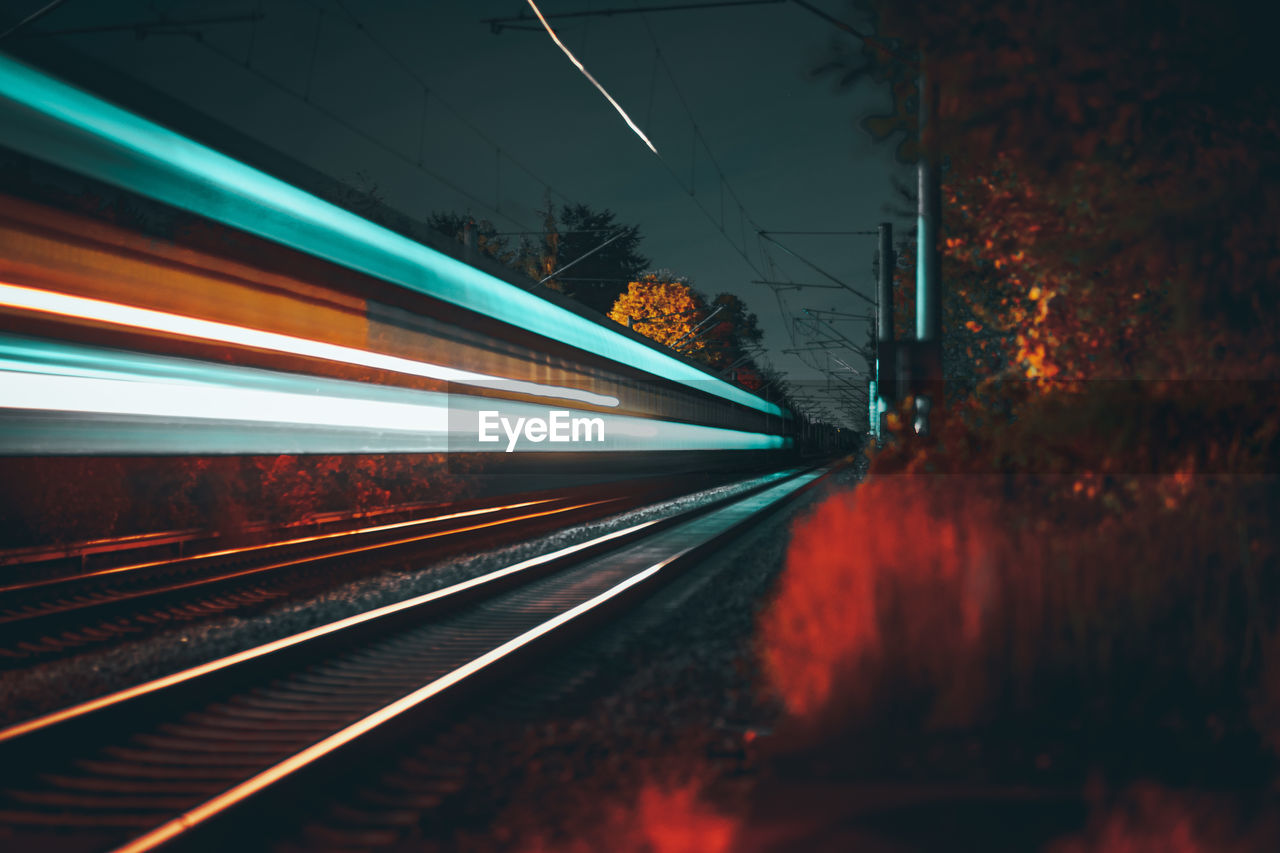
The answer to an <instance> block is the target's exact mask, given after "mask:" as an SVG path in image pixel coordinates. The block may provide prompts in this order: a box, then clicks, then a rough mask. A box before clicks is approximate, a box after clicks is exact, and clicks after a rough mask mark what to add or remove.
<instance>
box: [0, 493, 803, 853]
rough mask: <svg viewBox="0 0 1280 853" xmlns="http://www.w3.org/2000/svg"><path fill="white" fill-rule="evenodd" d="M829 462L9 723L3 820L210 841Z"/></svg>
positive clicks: (707, 542) (570, 626) (630, 590)
mask: <svg viewBox="0 0 1280 853" xmlns="http://www.w3.org/2000/svg"><path fill="white" fill-rule="evenodd" d="M819 476H820V472H808V473H800V474H794V473H793V474H792V475H790V476H787V477H785V478H783V477H774V478H764V479H765V481H764V482H762V484H761V485H760V487H759V488H758V489H756V490H755V491H753V492H750V493H748V494H747V495H746V496H738V497H736V498H733V499H730V500H729V501H724V502H720V503H719V504H716V505H714V506H713V507H711V508H707V507H702V508H700V509H698V510H695V511H692V512H688V513H685V514H682V515H679V516H676V517H673V518H669V519H665V520H660V521H649V522H645V523H643V524H639V525H635V526H633V527H631V528H627V529H625V530H621V531H616V532H614V533H611V534H608V535H606V536H603V537H599V538H598V539H595V540H591V541H589V542H585V543H581V544H579V545H575V546H572V547H570V548H566V549H562V550H561V551H557V552H554V553H551V554H546V555H544V556H541V557H536V558H533V559H530V560H525V561H523V562H521V563H518V564H515V565H513V566H508V567H506V568H504V569H501V570H498V571H495V572H491V573H489V574H488V575H485V576H482V577H480V578H476V579H474V580H471V581H467V582H465V583H461V584H457V585H455V586H452V587H448V588H446V589H442V590H439V591H437V592H434V593H430V594H428V595H424V596H419V597H418V598H416V599H411V600H409V601H405V602H401V603H399V604H396V605H391V606H389V607H384V608H380V609H378V610H375V611H371V612H369V613H366V614H362V615H360V616H356V617H351V618H349V619H345V620H341V621H340V622H337V623H332V624H330V625H326V626H322V627H320V628H316V629H312V630H311V631H308V632H305V633H304V634H300V635H296V636H294V637H290V638H286V639H284V640H279V641H276V642H274V643H270V644H267V645H266V646H262V647H258V648H256V649H251V650H248V651H246V652H242V653H240V654H237V655H233V656H231V657H229V658H224V659H221V660H219V661H214V662H212V663H210V664H206V665H204V666H201V667H196V668H195V669H192V670H187V671H184V672H182V673H177V674H175V675H172V676H168V677H166V678H163V679H159V680H157V681H155V682H150V683H148V684H145V685H141V686H139V687H136V688H132V689H130V690H126V691H122V692H121V693H119V694H113V695H111V696H107V697H102V698H101V699H98V700H94V701H92V702H89V703H85V704H83V705H80V706H74V707H72V708H69V709H66V710H64V711H61V712H57V713H55V714H50V715H46V716H45V717H41V718H37V719H36V720H32V721H29V722H27V723H24V724H21V725H18V726H14V727H11V728H9V729H5V730H0V766H4V767H8V768H13V769H14V770H11V771H6V774H7V775H9V776H10V777H11V778H10V779H9V780H8V781H7V782H6V784H5V787H6V788H7V789H8V790H7V791H6V794H5V797H4V799H3V801H0V833H3V832H5V831H7V832H9V833H10V834H11V837H12V840H13V841H14V842H16V843H18V844H26V845H28V846H37V845H39V846H42V848H44V849H58V850H67V851H78V850H104V849H116V850H128V851H145V850H151V849H155V848H156V847H158V846H161V845H165V844H168V843H170V842H186V843H194V844H198V845H202V846H203V845H206V844H209V843H211V841H210V839H213V838H216V837H218V835H219V833H221V832H226V831H228V830H229V829H230V828H234V827H235V826H236V825H238V824H239V822H240V821H244V820H252V815H253V813H254V812H255V810H259V809H263V808H272V807H273V806H272V804H273V803H275V804H279V803H281V802H285V800H281V799H280V798H287V797H288V796H289V792H291V791H293V792H296V791H297V790H298V789H299V786H305V785H307V784H311V783H313V782H314V779H316V778H318V777H321V776H323V775H325V774H326V773H332V772H334V770H335V768H340V767H341V765H342V764H343V763H344V762H345V761H347V760H349V759H350V758H351V757H352V756H353V755H354V754H355V753H356V752H358V751H363V750H364V749H365V748H369V747H370V745H371V744H373V745H376V744H378V743H380V742H386V740H387V739H388V738H390V737H392V736H393V735H394V732H395V731H396V729H397V727H398V726H403V725H406V724H407V723H408V721H410V720H412V721H414V723H416V724H419V725H420V724H422V722H423V721H424V720H425V721H429V720H431V719H433V718H437V719H438V717H435V716H434V715H439V714H443V713H445V708H446V705H447V704H448V703H450V702H456V701H459V700H461V699H463V698H465V697H466V696H473V695H475V694H474V691H473V690H471V689H470V688H473V687H475V686H476V685H477V684H481V683H484V682H485V681H486V680H487V679H490V678H493V677H495V675H496V674H500V673H501V672H504V671H506V672H510V671H511V670H510V667H512V666H516V665H519V664H520V662H522V661H525V660H526V659H527V657H528V656H529V655H530V654H531V653H533V652H535V651H537V650H542V649H545V648H546V647H548V646H549V645H551V644H553V643H556V642H559V641H563V639H564V637H565V636H567V635H568V634H569V633H570V632H573V631H577V630H582V629H583V628H584V627H586V626H588V625H590V624H592V623H594V622H595V621H597V620H599V619H603V618H607V614H609V613H612V612H615V611H616V610H617V609H618V608H619V607H622V606H625V604H626V603H627V602H628V601H629V600H631V599H632V598H633V597H634V596H636V595H638V594H641V593H643V592H644V591H646V590H647V589H648V588H649V587H650V586H652V585H655V584H658V583H661V582H664V581H665V580H667V579H668V578H669V577H671V576H672V575H673V573H675V572H676V571H678V570H679V568H681V567H682V566H683V565H685V564H687V563H689V562H690V561H691V559H692V558H693V557H695V556H696V555H698V554H701V553H704V552H705V551H706V550H707V549H709V548H710V547H712V546H713V545H714V544H715V543H716V542H718V541H719V540H720V539H722V538H723V537H725V536H727V535H729V534H730V533H731V532H732V531H733V530H735V529H738V528H740V527H741V526H742V525H744V524H746V523H748V522H749V521H750V520H751V519H752V518H754V517H756V516H757V515H758V514H759V513H761V512H763V511H765V510H767V509H769V508H771V507H773V506H775V505H778V504H780V503H781V502H782V501H784V500H785V499H787V498H789V497H791V496H793V495H794V494H796V493H797V492H798V491H799V490H801V489H802V488H804V487H806V486H808V485H809V484H811V483H812V482H813V481H814V480H816V479H817V478H818V477H819ZM17 768H31V769H30V770H29V771H28V772H26V773H21V772H16V769H17ZM309 780H311V781H309ZM3 827H8V829H7V830H5V829H3ZM3 842H4V836H3V834H0V844H3Z"/></svg>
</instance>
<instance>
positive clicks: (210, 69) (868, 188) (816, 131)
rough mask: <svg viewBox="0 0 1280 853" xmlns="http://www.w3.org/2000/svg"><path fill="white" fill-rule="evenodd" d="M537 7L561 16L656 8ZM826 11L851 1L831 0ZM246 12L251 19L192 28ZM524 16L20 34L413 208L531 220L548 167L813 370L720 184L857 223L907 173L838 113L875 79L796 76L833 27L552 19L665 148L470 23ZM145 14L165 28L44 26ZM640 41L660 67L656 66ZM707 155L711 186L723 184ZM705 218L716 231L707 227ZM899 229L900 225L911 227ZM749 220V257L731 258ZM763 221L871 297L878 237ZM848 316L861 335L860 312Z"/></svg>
mask: <svg viewBox="0 0 1280 853" xmlns="http://www.w3.org/2000/svg"><path fill="white" fill-rule="evenodd" d="M40 5H42V4H40V3H36V2H35V0H0V15H2V16H3V19H4V20H6V21H11V20H14V19H16V18H17V17H20V16H24V15H26V14H28V13H30V12H31V11H33V10H34V9H35V8H38V7H39V6H40ZM541 5H542V8H543V10H544V12H547V13H555V12H568V11H579V10H589V9H592V8H593V7H594V8H595V9H605V8H629V7H634V6H638V5H645V6H652V5H664V3H659V2H650V0H562V2H561V0H546V2H544V3H542V4H541ZM823 6H824V8H826V9H827V10H828V11H830V12H831V13H833V14H837V15H844V14H847V10H846V9H845V8H843V4H841V3H839V2H835V0H828V2H826V3H824V4H823ZM255 9H258V10H260V12H261V13H262V17H261V19H260V20H258V21H256V22H251V21H238V22H230V23H218V24H213V23H198V24H196V23H191V22H192V21H200V20H201V19H208V18H214V17H220V16H240V15H245V14H246V13H250V12H253V11H254V10H255ZM522 10H528V6H527V4H525V3H521V2H516V0H494V1H493V2H460V0H455V2H422V0H412V2H409V0H378V1H377V2H368V1H367V0H342V2H336V0H261V2H255V0H241V2H184V0H155V2H140V1H137V0H113V2H111V3H97V2H92V3H91V2H77V0H69V2H66V3H64V4H63V5H61V6H60V7H58V8H57V9H56V10H54V11H53V12H51V13H50V14H48V15H47V16H45V17H43V18H41V19H40V20H39V21H38V22H36V23H34V24H33V25H31V27H30V28H29V31H28V32H27V34H25V35H24V36H22V37H25V38H32V37H56V38H58V39H60V41H61V42H62V43H63V44H64V45H66V46H68V47H70V48H74V49H76V50H79V51H83V52H85V53H87V54H90V55H92V56H94V57H96V58H98V59H100V60H103V61H106V62H108V63H109V64H111V65H112V66H115V67H117V68H119V69H121V70H123V71H125V72H127V73H128V74H130V75H132V76H135V77H137V78H139V79H141V80H144V81H145V82H147V83H148V84H150V85H152V86H154V87H156V88H158V89H160V90H162V91H164V92H166V93H168V94H170V95H173V96H176V97H178V98H180V99H182V100H184V101H186V102H187V103H189V104H190V105H192V106H193V107H196V108H198V109H200V110H202V111H205V112H207V113H209V114H211V115H213V116H214V117H216V118H218V119H220V120H222V121H224V122H227V123H229V124H231V125H233V126H235V127H237V128H239V129H240V130H241V131H242V132H244V133H247V134H249V135H251V136H254V137H256V138H258V139H260V140H262V141H263V142H265V143H267V144H269V145H272V146H274V147H277V148H280V149H282V150H284V151H286V152H289V153H290V154H292V155H293V156H294V157H296V158H298V159H300V160H302V161H304V162H306V163H308V164H310V165H312V166H314V167H316V168H318V169H320V170H322V171H324V172H326V173H328V174H330V175H333V176H334V177H337V178H339V179H342V180H344V181H347V182H349V183H352V184H354V185H356V186H359V187H362V188H365V189H369V188H372V187H376V188H377V191H378V192H379V194H380V195H381V196H382V197H383V199H384V200H385V201H386V202H387V203H388V204H390V205H391V206H393V207H396V208H398V209H400V210H402V211H404V212H405V213H407V214H409V215H411V216H414V217H417V218H423V217H425V216H426V215H427V214H428V213H430V212H431V211H436V210H458V211H467V212H470V213H471V214H472V215H474V216H476V217H477V218H486V219H489V220H491V221H493V222H494V224H495V225H496V226H497V228H498V230H499V231H503V232H508V231H523V230H533V229H540V228H541V222H540V219H539V216H538V215H537V214H536V213H535V210H536V208H537V207H538V206H539V205H540V204H541V203H542V199H543V194H544V192H545V190H544V182H545V184H548V185H550V187H551V189H552V192H553V198H554V199H555V200H556V201H557V203H563V202H564V201H566V200H571V201H575V202H583V203H586V204H588V205H591V206H593V207H596V208H609V209H611V210H613V211H615V212H616V213H617V215H618V217H619V219H620V221H622V222H624V223H628V224H631V223H634V224H637V225H639V226H640V230H641V234H642V235H643V237H644V242H643V243H642V246H641V249H642V251H643V253H644V254H645V255H647V256H648V257H649V258H650V259H651V261H652V263H653V266H654V267H655V268H659V269H661V268H666V269H670V270H672V271H673V272H676V273H678V274H682V275H686V276H689V277H691V278H692V279H693V282H694V284H695V286H696V287H697V288H698V289H699V290H701V291H703V292H704V293H706V294H707V295H709V296H710V295H713V294H714V293H716V292H719V291H722V290H727V291H732V292H734V293H737V294H739V295H741V296H742V297H743V298H744V299H746V300H747V303H748V305H749V306H750V308H751V309H752V310H754V311H755V312H756V313H757V314H758V315H759V317H760V320H761V324H762V326H763V328H764V329H765V333H766V336H765V344H766V346H767V348H768V350H769V353H770V355H769V357H770V359H771V360H772V362H773V363H774V365H775V366H777V367H779V368H781V369H783V370H784V371H785V372H786V373H787V374H788V375H789V376H790V377H791V378H793V379H797V380H812V379H813V378H814V377H815V375H816V374H815V373H814V371H813V370H812V369H810V368H808V367H806V366H805V365H804V364H803V363H802V362H801V361H800V360H798V359H797V358H796V357H794V356H790V355H785V354H782V353H781V352H780V351H781V350H782V349H783V348H785V347H789V346H791V342H790V340H789V338H788V334H787V323H786V321H784V318H783V315H782V314H781V313H780V310H779V306H778V303H777V301H776V300H775V298H774V295H773V294H772V292H771V291H770V289H769V288H768V287H767V286H764V285H759V284H752V283H751V280H752V279H756V278H759V277H760V276H759V275H758V273H757V270H759V271H762V272H766V273H767V272H768V267H767V262H766V261H765V259H764V258H762V256H761V253H760V248H759V246H760V242H759V240H758V239H757V238H756V237H755V236H754V234H753V231H754V229H753V226H752V225H751V223H750V222H746V223H744V222H743V221H742V220H741V217H740V215H739V207H738V204H737V203H735V202H734V200H733V196H732V195H731V192H732V193H735V194H736V195H737V197H738V199H740V200H741V203H742V208H743V209H745V211H746V214H747V215H748V216H749V217H750V218H751V219H752V220H754V221H755V222H756V223H758V224H759V226H760V227H761V228H764V229H766V230H774V231H845V230H849V231H855V230H873V229H874V228H875V226H876V224H877V223H878V222H880V221H884V220H886V219H891V217H890V216H889V214H888V213H887V212H886V210H885V206H886V204H889V203H892V200H893V190H892V187H891V184H890V176H891V174H893V173H894V170H897V173H898V176H899V177H900V178H903V179H907V180H910V177H911V174H910V171H909V169H907V168H904V167H902V166H899V165H895V164H894V163H893V160H892V155H891V146H890V145H874V144H873V143H872V142H871V141H870V140H869V139H868V138H867V137H866V135H865V134H864V133H863V132H862V131H861V130H859V129H858V128H857V126H856V121H857V119H858V118H859V117H860V116H862V115H864V114H865V113H866V112H868V111H873V110H874V109H875V108H876V106H877V105H879V104H882V103H884V102H885V101H887V96H886V95H885V94H884V93H881V92H877V91H875V90H873V89H872V88H870V87H869V86H865V85H864V87H863V88H859V89H854V90H850V91H839V92H838V91H836V89H835V86H834V84H833V81H832V80H830V79H826V78H819V79H814V78H813V77H812V76H811V71H812V70H813V69H814V68H815V67H816V66H818V65H819V64H820V63H821V61H822V59H823V58H824V56H825V55H826V54H827V52H828V51H829V50H830V48H831V46H832V44H833V41H834V40H835V39H838V38H842V36H841V34H840V33H839V32H838V31H837V30H835V29H834V28H833V27H832V26H831V25H830V24H829V23H827V22H824V21H823V20H821V19H820V18H818V17H816V16H814V15H813V14H812V13H810V12H807V11H805V10H804V9H802V8H800V7H798V6H795V5H793V4H790V3H777V4H769V5H757V6H743V7H737V8H722V9H708V10H691V11H680V12H667V13H662V14H647V15H635V14H631V15H620V16H615V17H609V18H593V19H589V20H587V21H585V22H583V21H565V22H559V23H557V22H555V21H554V20H553V22H552V23H553V25H555V26H556V27H557V30H558V31H559V32H560V33H561V35H562V37H563V38H564V40H565V43H566V44H567V45H568V46H569V48H570V49H571V50H573V51H574V52H575V53H576V54H577V55H578V56H579V58H580V59H582V61H583V62H584V63H585V64H586V66H587V68H588V70H590V71H591V72H592V73H593V74H594V75H595V76H596V77H597V79H599V80H600V81H601V83H602V84H603V85H604V86H605V87H606V88H607V89H609V91H610V92H611V93H612V94H613V95H614V97H615V98H617V99H618V101H619V102H620V103H621V104H622V105H623V107H624V108H626V109H627V110H628V112H630V113H631V115H632V117H633V118H634V119H635V120H636V121H637V123H638V124H639V125H640V126H641V127H642V128H643V129H644V130H645V132H646V133H647V134H648V135H649V136H650V137H651V138H652V139H653V141H654V143H655V144H656V146H657V148H658V150H659V152H660V155H661V159H659V158H658V157H655V156H654V155H653V154H652V153H651V152H650V151H649V150H648V149H647V148H646V147H645V146H644V144H643V143H642V142H641V141H640V139H639V138H638V137H636V136H635V135H634V134H633V133H632V132H631V130H630V129H628V128H627V126H626V125H625V123H624V122H623V120H622V119H621V117H620V116H618V115H617V113H615V112H614V110H613V109H612V108H611V107H610V106H609V104H608V103H607V102H606V101H605V100H604V98H603V97H602V96H601V95H600V94H599V93H598V92H597V91H596V90H595V89H594V88H593V87H592V86H591V85H590V83H588V81H587V80H586V79H585V78H584V77H582V76H581V74H580V73H579V72H578V71H577V70H576V69H575V68H574V67H573V66H572V65H571V64H570V63H569V61H568V59H567V58H566V57H565V56H564V55H563V54H562V53H561V52H560V51H559V50H558V49H557V48H556V47H555V45H554V44H552V42H551V41H550V39H549V38H548V37H547V36H546V34H545V33H543V32H532V31H512V30H508V31H504V32H502V33H501V34H500V35H494V34H492V33H491V32H490V29H489V27H488V26H487V25H484V24H482V23H481V20H482V19H485V18H491V17H499V16H510V15H516V14H518V13H520V12H521V11H522ZM161 16H164V17H165V18H167V19H168V20H170V21H171V22H174V26H173V29H175V30H177V31H178V32H175V33H166V34H161V33H159V32H154V31H153V32H150V33H149V34H147V35H146V37H145V38H138V37H137V36H136V35H135V33H134V32H133V31H129V30H126V31H105V32H95V33H75V34H73V33H62V34H59V35H54V36H48V35H46V36H42V35H39V34H41V33H55V32H57V31H62V30H68V29H78V28H89V27H102V26H115V25H122V24H134V23H138V22H154V21H157V20H159V19H160V17H161ZM353 18H354V19H357V20H358V21H359V23H360V24H362V25H363V26H364V27H366V28H367V29H366V31H365V32H362V31H361V30H360V29H358V28H357V25H356V23H355V22H354V21H353ZM317 25H319V26H317ZM195 33H199V34H200V35H201V39H198V38H195V37H193V35H194V34H195ZM370 34H371V35H372V39H371V38H370V37H369V35H370ZM375 39H376V41H377V42H379V43H380V45H381V46H379V45H378V44H375V43H374V40H375ZM655 45H656V47H657V49H658V50H660V51H661V54H662V56H663V57H664V58H665V61H666V67H664V66H663V65H662V64H660V63H656V62H655ZM246 60H248V62H249V67H246V65H245V62H246ZM668 67H669V69H670V75H668V70H667V69H668ZM671 78H674V80H675V85H674V86H673V83H672V79H671ZM423 84H425V85H426V86H427V87H429V88H430V90H431V92H430V94H428V95H427V96H426V97H425V99H424V92H423ZM677 86H678V92H677V89H676V87H677ZM681 96H683V101H684V102H687V105H688V111H686V109H685V107H684V106H683V105H682V97H681ZM690 114H692V119H693V120H696V122H697V127H698V130H699V135H698V136H697V137H696V141H695V133H694V125H693V123H692V121H691V119H690ZM477 129H478V131H480V133H477ZM480 134H483V135H480ZM713 156H714V158H715V160H716V161H717V162H718V163H719V165H720V167H721V168H722V169H723V175H724V177H725V178H726V180H727V188H726V189H725V191H724V192H723V193H722V191H721V182H720V180H719V177H718V175H717V171H716V169H715V168H714V167H713V165H712V159H711V158H712V157H713ZM419 158H421V160H422V163H423V167H422V168H420V167H419V166H418V160H419ZM664 162H665V165H664ZM522 167H523V168H522ZM526 170H527V171H526ZM429 173H433V174H429ZM529 173H532V175H530V174H529ZM535 176H536V177H535ZM441 178H443V179H444V180H445V181H448V183H450V184H452V185H453V187H450V186H447V185H446V184H445V183H444V182H443V181H442V180H441ZM691 182H692V183H691ZM690 186H693V188H694V190H695V192H694V194H693V195H692V196H691V195H690V193H689V192H688V190H689V187H690ZM464 193H465V195H464ZM722 198H723V201H722ZM699 204H701V206H702V207H704V208H705V209H706V211H709V213H710V218H708V215H707V214H706V213H704V212H703V210H701V209H700V208H699ZM722 205H723V207H722ZM722 210H723V211H724V213H723V220H722V219H721V211H722ZM712 220H714V224H713V221H712ZM722 221H723V224H724V228H725V230H726V231H727V232H728V233H729V234H730V235H731V238H732V240H731V241H730V240H727V239H726V238H725V237H724V236H722V234H721V233H720V231H719V230H718V226H719V224H720V223H721V222H722ZM894 225H895V228H896V229H899V235H901V233H903V231H905V229H906V228H907V227H909V225H910V223H909V222H907V221H904V220H902V219H898V220H896V221H894ZM744 234H745V236H746V240H745V247H746V250H747V254H748V257H749V258H750V259H751V263H752V264H754V265H755V267H756V269H753V268H752V266H751V265H750V264H748V262H747V261H745V260H744V259H743V258H742V256H741V255H740V254H739V251H738V250H739V249H740V248H742V247H743V246H744V240H743V235H744ZM778 239H781V240H784V241H786V242H787V243H788V245H790V246H791V247H792V248H794V249H795V250H797V251H798V252H800V253H801V254H803V255H804V256H806V257H807V258H809V259H810V260H812V261H813V262H814V263H816V264H817V265H818V266H819V267H822V268H823V269H825V270H827V271H828V272H830V273H832V274H834V275H836V276H838V277H839V278H841V279H843V280H845V281H847V282H850V283H853V284H855V285H857V286H859V288H860V289H862V290H863V291H864V292H865V293H867V294H868V295H873V293H874V290H873V281H872V272H871V264H872V261H873V258H874V255H875V238H874V237H866V236H847V237H846V236H788V237H781V236H780V237H779V238H778ZM770 254H771V256H772V258H773V259H774V260H775V261H776V262H777V263H778V271H779V272H780V273H781V274H782V275H783V276H788V277H790V278H792V279H794V280H796V281H800V282H823V281H824V280H823V279H822V278H821V277H820V276H819V275H818V274H817V273H815V272H812V271H810V270H808V269H806V268H805V267H804V266H803V265H801V264H800V263H798V262H797V261H795V260H794V259H791V258H788V257H787V255H786V254H785V253H783V252H782V251H779V250H776V249H774V250H772V251H771V253H770ZM786 302H787V305H788V307H789V308H790V309H791V310H793V311H798V310H799V308H801V307H809V308H835V309H837V310H841V311H847V312H851V313H866V312H867V310H868V306H866V305H865V303H861V302H860V301H859V300H857V299H855V298H854V297H852V296H850V295H848V294H845V293H842V292H840V291H834V290H808V291H803V292H797V291H790V292H789V293H788V295H787V296H786ZM845 331H846V332H847V333H849V336H850V337H851V338H853V339H854V340H856V341H859V342H861V341H862V340H863V339H864V338H865V331H864V327H863V326H862V324H849V325H848V326H847V327H846V328H845ZM842 357H844V358H845V359H846V360H847V361H849V362H850V363H851V364H853V365H854V366H856V367H862V362H861V360H860V359H859V358H858V357H856V356H853V355H852V354H850V353H843V354H842Z"/></svg>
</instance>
